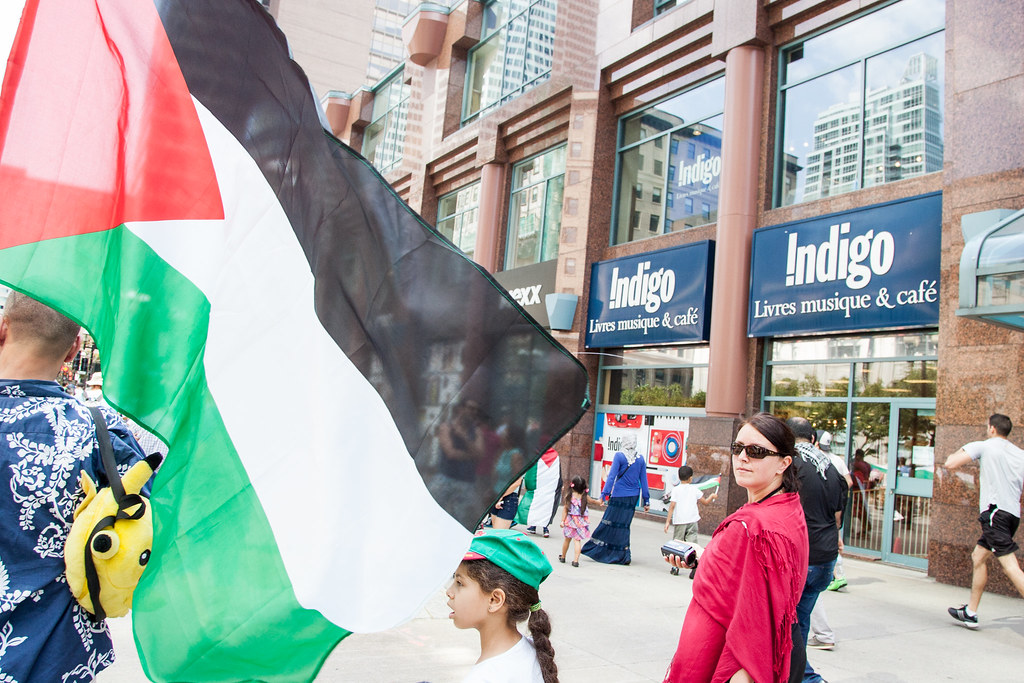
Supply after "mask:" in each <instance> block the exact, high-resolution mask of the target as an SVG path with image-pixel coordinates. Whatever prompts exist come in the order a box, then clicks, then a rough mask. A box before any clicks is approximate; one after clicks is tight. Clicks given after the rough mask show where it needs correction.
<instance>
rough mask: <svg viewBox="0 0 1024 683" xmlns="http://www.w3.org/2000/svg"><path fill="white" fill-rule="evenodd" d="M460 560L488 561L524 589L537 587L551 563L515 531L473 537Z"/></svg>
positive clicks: (508, 530) (546, 574)
mask: <svg viewBox="0 0 1024 683" xmlns="http://www.w3.org/2000/svg"><path fill="white" fill-rule="evenodd" d="M462 559H463V560H489V561H490V562H492V563H494V564H496V565H498V566H499V567H501V568H502V569H504V570H505V571H507V572H508V573H509V574H511V575H512V576H514V577H516V578H517V579H519V580H520V581H522V582H523V583H525V584H526V585H527V586H533V587H534V588H540V584H541V581H543V580H544V579H546V578H548V575H549V574H551V563H550V562H548V558H546V557H544V551H543V550H541V549H540V548H539V547H537V544H536V543H534V542H533V541H531V540H530V539H528V538H527V537H526V536H524V535H523V534H521V533H520V532H518V531H513V530H511V529H488V530H487V531H484V532H483V533H482V534H480V535H479V536H476V537H474V538H473V542H472V543H470V544H469V551H468V552H467V553H466V554H465V556H464V557H463V558H462Z"/></svg>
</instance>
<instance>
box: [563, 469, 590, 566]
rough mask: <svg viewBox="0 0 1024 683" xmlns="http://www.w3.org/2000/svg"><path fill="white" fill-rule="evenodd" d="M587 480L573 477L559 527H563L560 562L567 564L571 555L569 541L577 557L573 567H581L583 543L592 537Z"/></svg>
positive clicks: (574, 559)
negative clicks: (563, 538)
mask: <svg viewBox="0 0 1024 683" xmlns="http://www.w3.org/2000/svg"><path fill="white" fill-rule="evenodd" d="M589 491H590V489H589V488H587V480H586V479H584V478H583V477H573V478H572V483H571V484H569V490H568V491H566V492H565V504H564V505H563V506H562V521H560V522H559V523H558V526H560V527H562V535H563V536H564V537H565V540H563V541H562V554H561V555H559V556H558V561H559V562H561V563H562V564H565V557H566V555H568V554H569V541H572V543H573V545H574V546H575V550H576V556H575V557H574V558H573V560H572V566H574V567H578V566H580V552H581V551H582V549H583V541H585V540H587V537H588V536H590V513H589V512H588V511H587V498H588V497H589V496H587V492H589Z"/></svg>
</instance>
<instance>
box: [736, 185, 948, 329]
mask: <svg viewBox="0 0 1024 683" xmlns="http://www.w3.org/2000/svg"><path fill="white" fill-rule="evenodd" d="M941 235H942V196H941V194H939V193H935V194H929V195H923V196H920V197H913V198H910V199H902V200H899V201H895V202H889V203H886V204H878V205H875V206H868V207H865V208H862V209H856V210H854V211H847V212H845V213H837V214H832V215H829V216H822V217H819V218H813V219H809V220H803V221H795V222H793V223H785V224H783V225H775V226H772V227H768V228H761V229H760V230H755V231H754V242H753V248H752V253H751V269H750V311H749V314H748V317H747V331H748V334H749V335H750V336H751V337H767V336H774V335H792V334H806V333H818V332H836V331H844V330H863V329H871V328H879V327H909V326H916V325H936V324H938V321H939V270H940V263H939V248H940V242H941Z"/></svg>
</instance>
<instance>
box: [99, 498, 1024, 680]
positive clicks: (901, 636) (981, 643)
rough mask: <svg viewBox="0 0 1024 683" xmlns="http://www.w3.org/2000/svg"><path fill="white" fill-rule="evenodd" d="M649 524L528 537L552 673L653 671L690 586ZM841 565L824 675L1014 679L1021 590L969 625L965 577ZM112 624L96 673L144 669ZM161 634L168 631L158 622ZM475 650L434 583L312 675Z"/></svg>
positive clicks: (457, 674) (671, 647) (663, 662)
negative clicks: (397, 619) (626, 531)
mask: <svg viewBox="0 0 1024 683" xmlns="http://www.w3.org/2000/svg"><path fill="white" fill-rule="evenodd" d="M599 518H600V513H596V514H594V513H592V515H591V523H592V528H593V527H596V525H597V520H598V519H599ZM661 528H662V525H661V524H659V523H657V522H650V521H644V520H639V519H637V520H635V521H634V522H633V536H632V547H633V562H632V564H631V565H630V566H628V567H623V566H618V565H602V564H598V563H596V562H593V561H591V560H589V559H588V558H586V557H583V558H582V559H581V562H580V567H579V568H574V567H572V566H571V565H569V564H559V563H558V562H557V559H556V558H557V557H558V553H559V551H560V549H561V541H562V539H561V537H560V533H559V532H560V530H559V529H558V527H557V522H556V526H555V527H554V528H552V537H551V538H548V539H545V538H542V537H539V536H537V537H534V538H535V539H536V541H537V542H538V544H540V545H541V547H542V548H544V551H545V552H546V553H547V554H548V556H549V557H550V558H551V559H552V561H553V563H554V565H555V571H554V574H552V576H551V577H550V578H548V580H547V581H545V582H544V584H543V585H542V586H541V598H542V600H543V603H544V608H545V609H546V610H547V611H548V612H549V613H550V615H551V619H552V624H553V626H552V638H551V639H552V642H553V644H554V647H555V661H556V662H557V663H558V668H559V680H560V681H562V682H563V683H584V682H587V683H593V682H605V681H608V682H613V683H629V682H632V681H661V680H662V677H663V676H664V674H665V669H666V668H667V666H668V663H669V661H670V660H671V658H672V653H673V652H674V651H675V648H676V642H677V640H678V637H679V629H680V626H681V625H682V622H683V616H684V615H685V613H686V607H687V605H688V603H689V601H690V595H691V593H690V580H689V579H688V578H687V577H686V576H685V575H684V576H671V575H670V574H669V573H668V566H667V565H666V564H664V563H663V562H662V559H661V554H660V552H659V550H658V549H659V548H660V546H661V544H662V543H663V542H664V541H665V540H667V539H668V538H669V536H668V535H666V534H663V533H662V531H661ZM701 541H703V542H706V541H707V537H706V536H702V538H701ZM571 552H572V551H571V548H570V553H571ZM844 565H845V569H846V575H847V578H848V579H849V582H850V585H849V587H848V588H847V589H846V590H845V591H842V592H838V593H829V592H826V593H824V594H823V596H822V599H823V600H824V601H825V606H826V608H827V611H828V617H829V622H830V623H831V625H832V628H833V630H834V631H835V632H836V636H837V638H838V640H839V644H838V645H837V646H836V648H835V649H834V650H831V651H820V650H811V651H810V652H809V653H808V657H809V658H810V660H811V664H812V665H813V666H814V667H815V668H816V669H817V670H818V671H819V672H820V673H821V674H822V676H824V678H825V679H826V680H827V681H829V683H853V682H867V681H872V682H885V683H903V682H905V683H930V682H931V681H997V682H1000V683H1011V682H1019V681H1021V680H1024V600H1020V599H1016V598H1006V597H1002V596H995V595H989V594H986V595H985V597H984V599H983V600H982V603H981V611H980V618H981V628H980V629H979V630H978V631H973V632H972V631H969V630H967V629H966V628H963V627H962V626H958V625H957V624H956V622H954V621H953V620H952V619H951V618H950V617H949V616H948V615H947V614H946V608H947V607H949V606H951V605H959V604H962V603H964V602H966V600H967V591H966V590H965V589H962V588H955V587H951V586H947V585H944V584H938V583H936V582H935V581H933V580H932V579H930V578H928V577H927V576H925V575H924V574H923V573H921V572H918V571H913V570H909V569H902V568H898V567H892V566H888V565H883V564H880V563H877V562H865V561H858V560H852V559H847V560H845V561H844ZM992 571H999V569H996V568H995V567H992ZM112 625H113V627H114V643H115V647H116V648H117V654H118V662H117V663H116V664H115V665H114V666H113V667H111V668H110V669H108V671H107V672H105V673H103V674H101V675H100V677H99V679H98V680H99V681H100V682H101V683H129V682H130V683H137V682H138V683H141V682H142V681H145V680H146V679H145V677H144V676H143V674H142V669H141V667H140V666H139V663H138V657H137V655H136V654H135V652H134V645H133V643H132V637H131V624H130V621H129V619H127V618H126V619H116V620H113V624H112ZM524 627H525V625H524ZM167 638H174V634H173V633H167ZM479 653H480V648H479V640H478V637H477V633H476V631H460V630H458V629H456V628H455V627H454V626H453V625H452V624H451V623H449V621H448V608H447V607H446V606H445V598H444V595H443V593H442V592H441V591H438V593H437V595H436V596H435V597H434V598H432V599H431V600H429V601H428V604H427V605H426V607H425V608H424V609H423V611H422V612H421V613H420V615H419V616H417V617H416V618H415V619H413V620H412V621H410V622H408V623H406V624H404V625H402V626H400V627H398V628H395V629H392V630H390V631H387V632H384V633H378V634H371V635H353V636H350V637H349V638H347V639H346V640H344V641H342V643H341V644H340V645H339V646H338V647H337V648H336V649H335V651H334V652H333V653H332V655H331V656H330V657H329V658H328V660H327V662H326V664H325V665H324V667H323V669H322V670H321V672H320V675H319V676H318V677H317V679H316V680H317V682H318V683H328V682H332V683H333V682H335V681H356V682H362V681H367V682H373V681H381V682H388V683H392V682H395V683H402V682H410V683H411V682H416V681H431V683H444V682H446V681H460V680H462V677H463V676H464V675H465V674H466V672H467V671H468V670H469V669H470V667H471V666H472V664H473V662H474V661H476V658H477V657H478V656H479Z"/></svg>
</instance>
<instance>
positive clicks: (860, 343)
mask: <svg viewBox="0 0 1024 683" xmlns="http://www.w3.org/2000/svg"><path fill="white" fill-rule="evenodd" d="M936 344H937V335H936V333H935V332H934V331H930V330H928V331H914V332H905V333H896V334H887V335H881V334H879V335H850V336H846V337H832V338H808V339H794V340H775V341H773V342H772V343H771V344H770V345H769V348H768V351H767V362H766V364H765V365H766V367H765V383H764V386H765V388H766V395H765V397H764V404H763V405H764V409H765V410H767V411H769V412H771V413H773V414H775V415H778V416H779V417H782V418H789V417H793V416H800V417H806V418H807V419H808V420H810V421H811V424H812V425H814V427H815V428H816V429H819V430H824V431H827V432H830V433H831V435H832V442H831V452H832V453H834V454H836V455H839V456H840V457H842V458H844V459H845V460H846V462H847V464H848V466H849V469H850V473H851V475H852V477H853V486H852V487H851V490H850V496H849V501H848V506H847V513H846V522H845V525H844V529H843V535H844V542H845V543H846V544H847V545H848V546H850V547H851V548H852V549H856V551H857V552H860V553H864V554H868V555H873V556H877V557H879V558H881V559H884V560H887V561H892V562H897V563H901V564H905V565H908V566H913V567H925V566H926V563H927V559H926V558H927V544H928V524H929V522H930V519H931V517H930V514H931V503H930V500H931V478H932V472H933V470H934V454H933V446H934V433H935V418H934V415H935V369H936V355H937V352H938V349H937V346H936ZM901 356H902V357H901ZM808 361H816V362H808ZM851 377H852V378H853V382H852V383H851V382H850V381H849V378H851ZM768 392H771V393H768Z"/></svg>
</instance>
